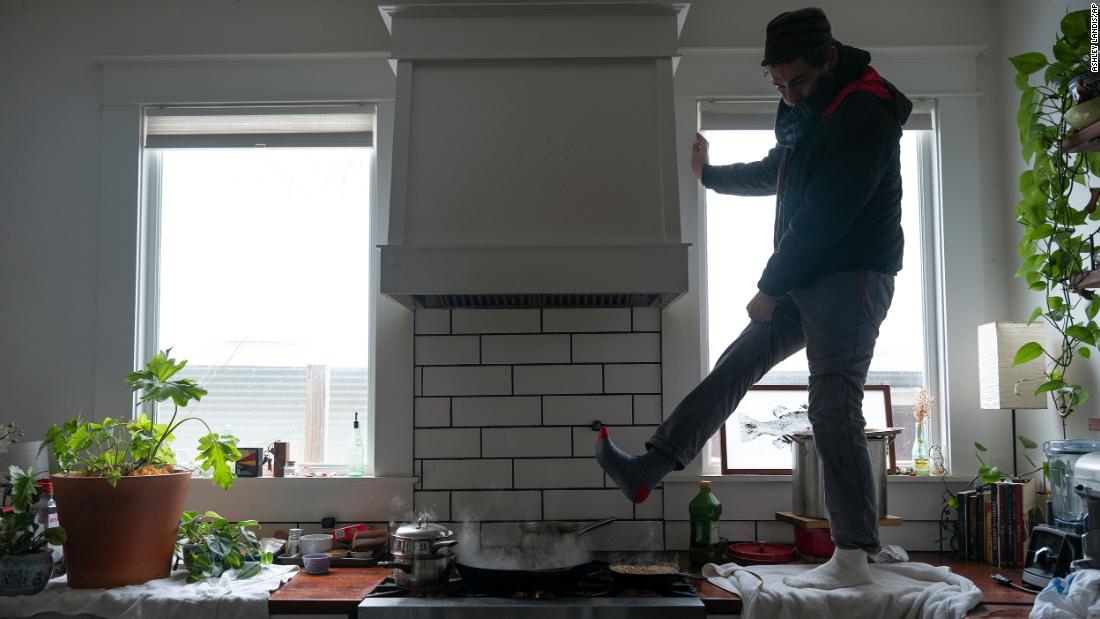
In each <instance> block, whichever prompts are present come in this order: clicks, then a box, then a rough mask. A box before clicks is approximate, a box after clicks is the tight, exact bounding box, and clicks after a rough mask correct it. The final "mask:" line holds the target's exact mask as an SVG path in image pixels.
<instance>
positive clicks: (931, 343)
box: [700, 101, 950, 474]
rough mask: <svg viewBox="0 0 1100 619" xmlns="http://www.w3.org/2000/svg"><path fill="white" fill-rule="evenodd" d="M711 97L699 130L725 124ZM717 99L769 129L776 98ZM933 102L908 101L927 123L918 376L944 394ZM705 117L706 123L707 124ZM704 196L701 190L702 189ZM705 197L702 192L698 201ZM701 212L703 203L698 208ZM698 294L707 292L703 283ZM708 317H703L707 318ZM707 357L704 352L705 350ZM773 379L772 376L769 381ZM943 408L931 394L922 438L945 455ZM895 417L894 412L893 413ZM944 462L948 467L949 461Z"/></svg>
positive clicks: (920, 144) (714, 451)
mask: <svg viewBox="0 0 1100 619" xmlns="http://www.w3.org/2000/svg"><path fill="white" fill-rule="evenodd" d="M715 103H717V102H700V120H701V130H708V129H709V130H721V129H728V128H731V127H727V126H721V125H720V123H716V122H715V118H716V115H715V114H714V113H713V110H714V108H713V104H715ZM723 103H727V104H728V103H736V104H738V105H740V106H741V107H739V108H725V109H727V110H732V109H737V110H739V116H737V115H732V116H731V115H728V114H727V115H726V116H725V118H727V119H728V118H733V117H735V116H737V118H738V121H739V122H741V121H747V120H753V119H755V120H756V121H757V122H762V121H763V119H765V118H767V122H768V124H767V125H766V126H760V125H759V124H758V125H756V126H749V125H744V126H738V127H736V128H737V129H750V130H769V129H771V128H772V124H771V123H772V121H773V120H774V109H775V105H776V104H777V102H766V101H738V102H723ZM769 107H770V109H771V110H772V115H771V116H768V115H766V114H765V113H764V111H765V109H767V108H769ZM933 112H934V102H932V101H920V102H914V116H915V117H917V119H918V123H917V124H918V125H919V124H920V123H923V122H924V120H920V119H921V117H922V116H923V118H924V119H926V120H927V123H928V127H927V128H926V129H925V130H920V131H919V133H918V137H917V149H918V156H917V159H918V162H917V163H918V165H917V169H918V186H919V202H918V203H919V212H918V220H919V223H918V225H919V227H920V231H921V235H920V240H919V242H920V247H921V254H920V255H921V264H922V267H923V281H922V286H923V287H924V295H923V309H922V313H923V320H924V324H925V328H924V338H925V342H924V350H925V355H924V363H925V367H924V376H925V386H926V387H927V389H928V390H929V392H930V393H931V394H933V395H935V394H945V393H946V391H945V387H946V384H947V381H946V373H945V368H944V364H943V363H942V359H943V358H944V354H945V353H944V342H943V320H942V317H943V295H942V282H943V277H942V272H941V270H942V264H943V260H942V247H943V240H942V228H941V224H940V221H941V217H940V214H939V209H938V203H939V201H938V198H937V196H938V194H937V191H938V185H937V182H936V177H935V170H936V169H938V163H937V159H936V157H937V146H936V132H935V130H934V129H933V124H934V123H933V122H932V121H933V118H934V113H933ZM708 119H709V122H710V123H711V124H710V126H708V124H707V123H708ZM911 124H912V117H911V120H910V123H907V124H906V126H905V130H906V131H909V130H914V127H913V126H911ZM703 195H704V196H705V194H703ZM705 199H706V198H705V197H703V200H705ZM702 211H703V212H704V213H705V211H706V208H705V206H704V208H703V209H702ZM705 221H706V218H705V215H704V217H703V223H702V224H701V227H702V228H703V230H701V231H700V239H702V240H703V243H704V244H705V242H706V238H707V234H706V230H705V226H706V223H705ZM701 249H702V251H701V253H700V255H702V256H704V261H705V256H706V248H705V247H702V248H701ZM706 268H707V267H706V265H705V264H704V268H703V270H702V271H703V273H702V274H701V278H702V280H703V282H704V284H705V282H706V281H707V279H706V278H707V276H706ZM703 294H704V295H706V294H707V291H706V290H705V285H704V292H703ZM702 303H703V304H704V306H706V303H707V302H706V299H705V296H704V299H703V300H702ZM708 320H709V318H708ZM708 332H709V325H707V324H704V325H703V329H701V332H700V336H701V337H702V340H703V350H704V351H707V350H708V349H709V334H708ZM707 356H708V358H709V353H707ZM885 374H886V373H883V372H872V373H871V374H870V375H869V376H868V384H872V383H874V384H878V383H886V382H887V381H886V380H884V379H885V378H886V377H885ZM795 379H796V377H795V376H793V375H792V376H788V377H785V380H783V381H782V382H783V384H788V383H790V382H797V381H796V380H795ZM771 382H776V381H771ZM945 411H946V409H945V402H944V398H943V397H936V399H935V402H934V404H933V407H932V410H931V411H929V415H928V417H929V418H928V437H929V441H930V442H931V443H933V444H938V445H940V446H941V449H942V450H943V454H944V455H945V456H946V455H947V454H948V453H949V452H950V449H949V446H948V439H949V437H948V433H947V432H946V427H947V425H946V423H947V419H946V412H945ZM895 418H896V417H895ZM717 438H718V436H717V435H716V436H715V437H712V439H711V442H710V444H709V446H708V447H707V448H705V449H704V454H707V457H706V459H705V461H704V465H703V466H704V472H705V473H707V474H720V473H721V452H720V449H721V447H720V441H718V440H716V439H717ZM896 456H897V465H898V467H899V468H900V467H901V466H903V465H911V464H912V456H911V454H908V453H897V454H896ZM946 465H947V466H948V467H950V462H947V463H946Z"/></svg>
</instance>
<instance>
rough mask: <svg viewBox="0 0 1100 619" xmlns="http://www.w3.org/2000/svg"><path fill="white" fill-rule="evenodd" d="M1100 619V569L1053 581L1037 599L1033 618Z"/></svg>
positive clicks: (1030, 617)
mask: <svg viewBox="0 0 1100 619" xmlns="http://www.w3.org/2000/svg"><path fill="white" fill-rule="evenodd" d="M1098 617H1100V570H1080V571H1077V572H1073V573H1072V574H1070V575H1069V576H1067V577H1065V578H1052V579H1051V580H1050V582H1049V583H1047V586H1046V587H1044V588H1043V590H1042V591H1040V592H1039V595H1037V596H1035V606H1032V607H1031V615H1029V619H1097V618H1098Z"/></svg>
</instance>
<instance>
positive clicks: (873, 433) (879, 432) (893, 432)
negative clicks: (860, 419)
mask: <svg viewBox="0 0 1100 619" xmlns="http://www.w3.org/2000/svg"><path fill="white" fill-rule="evenodd" d="M902 430H904V428H865V429H864V430H863V434H864V435H866V437H867V438H886V437H894V436H897V435H898V434H901V432H902ZM791 436H793V437H794V438H797V439H808V438H813V437H814V432H813V430H799V431H798V432H791Z"/></svg>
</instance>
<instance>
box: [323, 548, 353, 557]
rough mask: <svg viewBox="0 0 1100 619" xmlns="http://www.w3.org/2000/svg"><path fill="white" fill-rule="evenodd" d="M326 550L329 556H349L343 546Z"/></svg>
mask: <svg viewBox="0 0 1100 619" xmlns="http://www.w3.org/2000/svg"><path fill="white" fill-rule="evenodd" d="M325 552H327V553H328V556H329V557H332V558H333V559H346V558H348V551H346V550H343V549H342V548H334V549H332V550H327V551H325Z"/></svg>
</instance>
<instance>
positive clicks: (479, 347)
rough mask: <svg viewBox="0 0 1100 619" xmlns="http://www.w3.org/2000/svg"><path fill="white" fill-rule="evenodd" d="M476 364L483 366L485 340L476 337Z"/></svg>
mask: <svg viewBox="0 0 1100 619" xmlns="http://www.w3.org/2000/svg"><path fill="white" fill-rule="evenodd" d="M477 364H478V365H485V338H484V337H482V336H480V335H479V336H477Z"/></svg>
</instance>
